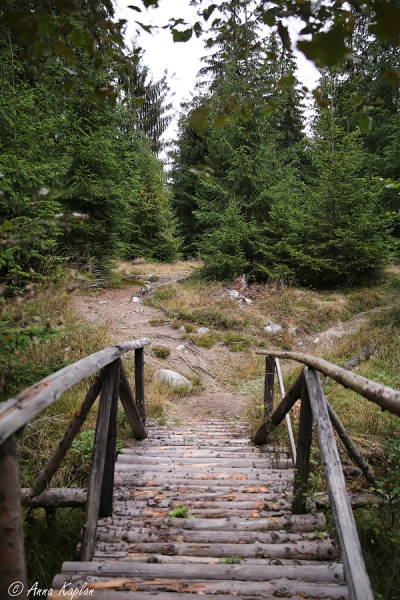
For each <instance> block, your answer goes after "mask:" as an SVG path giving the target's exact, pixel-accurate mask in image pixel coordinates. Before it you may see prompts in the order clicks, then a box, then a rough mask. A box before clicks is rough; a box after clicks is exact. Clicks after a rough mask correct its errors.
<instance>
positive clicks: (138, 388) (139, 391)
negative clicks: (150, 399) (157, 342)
mask: <svg viewBox="0 0 400 600" xmlns="http://www.w3.org/2000/svg"><path fill="white" fill-rule="evenodd" d="M135 392H136V393H135V396H136V405H137V407H138V409H139V413H140V416H141V418H142V422H143V425H146V402H145V396H144V349H143V348H138V349H136V350H135Z"/></svg>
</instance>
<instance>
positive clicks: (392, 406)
mask: <svg viewBox="0 0 400 600" xmlns="http://www.w3.org/2000/svg"><path fill="white" fill-rule="evenodd" d="M257 354H268V355H269V356H273V357H275V358H287V359H289V360H295V361H297V362H300V363H303V364H304V365H307V366H309V367H312V368H314V369H316V370H317V371H320V372H321V373H323V374H324V375H327V376H328V377H331V378H332V379H334V380H335V381H337V382H338V383H341V384H342V385H343V386H344V387H348V388H350V389H351V390H353V391H354V392H357V393H358V394H360V395H361V396H363V397H364V398H366V399H367V400H370V401H371V402H374V403H375V404H378V406H380V407H381V408H382V409H383V410H388V411H389V412H391V413H393V414H395V415H398V416H400V392H399V391H397V390H394V389H393V388H391V387H387V386H385V385H381V384H380V383H376V382H375V381H371V380H370V379H366V378H365V377H362V376H361V375H357V374H356V373H352V372H351V371H346V369H342V368H341V367H338V366H337V365H334V364H333V363H330V362H328V361H327V360H324V359H322V358H317V357H316V356H312V355H310V354H302V353H300V352H278V351H277V350H259V351H258V352H257Z"/></svg>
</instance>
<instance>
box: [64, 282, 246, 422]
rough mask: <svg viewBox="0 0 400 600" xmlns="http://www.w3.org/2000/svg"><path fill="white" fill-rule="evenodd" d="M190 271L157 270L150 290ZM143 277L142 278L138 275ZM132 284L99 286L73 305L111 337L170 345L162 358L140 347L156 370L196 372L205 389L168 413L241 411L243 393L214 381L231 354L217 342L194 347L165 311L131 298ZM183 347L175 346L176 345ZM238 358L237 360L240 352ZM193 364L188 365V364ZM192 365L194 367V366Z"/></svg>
mask: <svg viewBox="0 0 400 600" xmlns="http://www.w3.org/2000/svg"><path fill="white" fill-rule="evenodd" d="M188 274H189V273H188V272H182V273H173V274H167V275H160V276H159V279H158V281H157V282H153V283H149V284H148V286H149V287H150V288H151V290H154V289H155V288H156V287H159V286H160V285H166V284H169V283H174V282H176V281H178V280H180V279H182V278H185V277H186V276H187V275H188ZM143 280H146V277H143ZM139 290H140V288H138V287H137V286H128V287H126V288H124V289H109V290H101V291H100V292H97V293H96V294H95V295H85V294H79V295H77V296H75V305H76V309H77V311H78V312H79V314H81V315H82V316H83V317H85V318H86V319H89V320H90V321H92V322H94V323H99V324H100V323H101V324H106V325H107V327H108V329H109V331H110V333H111V336H112V340H113V342H115V343H117V342H120V341H125V340H129V339H134V338H140V337H148V338H150V340H151V342H152V345H153V346H154V345H157V346H158V345H161V346H164V347H167V348H169V350H170V356H169V357H168V358H167V359H164V360H161V359H158V358H155V357H154V356H151V355H150V354H149V350H150V349H149V348H148V349H146V350H145V353H146V354H145V361H146V362H147V363H149V364H150V365H151V366H152V367H154V368H157V369H162V368H164V369H171V370H173V371H176V372H178V373H181V374H182V375H185V376H187V375H195V374H196V373H195V371H197V372H198V374H200V375H201V378H202V383H203V386H204V389H203V390H202V391H201V392H200V393H196V394H189V395H188V396H187V397H185V398H183V399H179V400H178V401H177V402H176V405H174V406H172V407H169V409H168V413H169V417H170V418H174V417H179V418H180V419H182V420H185V419H188V420H190V419H196V420H207V419H210V418H219V419H226V420H232V419H235V418H238V417H239V416H240V413H241V411H242V410H243V408H244V402H245V395H243V394H239V393H233V392H231V391H228V390H227V389H226V388H224V387H223V385H222V384H221V383H220V381H219V374H221V373H223V371H224V364H225V361H226V359H227V358H228V357H229V359H230V360H231V357H232V353H231V352H230V350H229V349H228V348H227V347H226V346H224V345H221V344H216V345H215V346H214V347H213V348H210V349H205V348H199V347H197V346H196V345H195V344H193V343H191V342H190V341H188V340H185V339H184V338H183V337H182V335H183V333H182V332H180V331H179V330H177V329H173V328H172V327H171V325H170V323H169V322H168V321H169V317H168V315H166V314H164V313H163V312H161V311H159V310H157V309H154V308H152V307H150V306H145V305H144V304H141V303H139V304H136V303H133V302H131V299H132V297H133V296H134V295H136V294H138V295H139V296H140V293H139ZM151 320H163V321H164V323H163V324H162V325H157V326H153V325H151V324H150V323H149V321H151ZM182 345H185V348H184V349H183V350H181V351H178V350H177V348H178V347H179V346H182ZM235 354H237V360H238V361H239V360H240V353H235ZM191 366H192V368H191ZM193 369H195V371H194V370H193Z"/></svg>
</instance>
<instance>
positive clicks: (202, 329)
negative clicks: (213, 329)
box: [197, 327, 210, 335]
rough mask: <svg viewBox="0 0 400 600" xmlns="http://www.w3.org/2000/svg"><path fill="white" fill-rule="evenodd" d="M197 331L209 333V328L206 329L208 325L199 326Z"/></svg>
mask: <svg viewBox="0 0 400 600" xmlns="http://www.w3.org/2000/svg"><path fill="white" fill-rule="evenodd" d="M197 333H199V334H200V335H204V334H206V333H210V330H209V329H208V327H199V328H198V330H197Z"/></svg>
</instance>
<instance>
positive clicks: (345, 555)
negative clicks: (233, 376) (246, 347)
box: [254, 351, 400, 600]
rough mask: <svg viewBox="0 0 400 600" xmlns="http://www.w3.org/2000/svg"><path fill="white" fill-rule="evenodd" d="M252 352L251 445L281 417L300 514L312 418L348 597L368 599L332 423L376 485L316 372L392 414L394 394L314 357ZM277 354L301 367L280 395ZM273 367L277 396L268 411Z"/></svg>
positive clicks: (397, 399) (399, 408)
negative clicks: (260, 408)
mask: <svg viewBox="0 0 400 600" xmlns="http://www.w3.org/2000/svg"><path fill="white" fill-rule="evenodd" d="M258 354H265V355H266V368H265V386H264V422H263V424H262V425H261V426H260V427H259V428H258V430H257V431H256V433H255V435H254V443H255V444H257V445H261V444H265V443H266V442H267V440H268V438H269V435H270V433H271V431H272V429H273V428H274V427H276V426H277V425H279V424H280V423H281V422H282V421H283V419H284V418H286V422H287V425H288V432H289V440H290V445H291V450H292V456H293V462H294V464H295V471H296V476H295V480H294V486H293V501H292V512H293V514H304V513H305V512H306V499H307V488H308V475H309V469H310V452H311V439H312V427H313V421H314V423H315V428H316V432H317V438H318V443H319V448H320V452H321V457H322V463H323V468H324V473H325V479H326V484H327V488H328V495H329V500H330V505H331V509H332V513H333V518H334V522H335V527H336V532H337V536H338V541H339V547H340V551H341V555H342V560H343V567H344V572H345V577H346V581H347V585H348V588H349V595H350V600H373V593H372V590H371V585H370V582H369V578H368V574H367V570H366V568H365V564H364V558H363V554H362V550H361V545H360V541H359V538H358V534H357V529H356V525H355V522H354V517H353V513H352V509H351V505H350V500H349V496H348V494H347V490H346V483H345V479H344V475H343V470H342V465H341V461H340V458H339V452H338V448H337V445H336V441H335V436H334V432H333V429H332V425H333V427H334V428H335V429H336V432H337V434H338V436H339V437H340V439H341V440H342V442H343V444H344V446H345V448H346V450H347V452H348V454H349V455H350V457H351V459H352V460H354V462H355V463H356V464H357V466H358V467H359V468H360V469H361V471H362V472H363V474H364V476H365V478H366V479H367V481H368V482H369V483H370V484H371V485H373V486H374V487H376V488H378V487H379V486H378V482H377V480H376V478H375V475H374V472H373V471H372V469H371V467H370V466H369V465H368V464H367V462H366V461H365V460H364V458H363V457H362V455H361V452H360V451H359V449H358V448H357V446H356V444H355V443H354V442H353V441H352V440H351V438H350V436H349V435H348V433H347V431H346V429H345V427H344V426H343V424H342V422H341V421H340V419H339V417H338V416H337V414H336V413H335V411H334V410H333V408H332V407H331V405H330V404H329V402H328V400H327V399H326V397H325V395H324V392H323V389H322V385H321V380H320V377H319V373H318V371H319V372H321V373H323V374H324V375H327V376H329V377H331V378H332V379H334V380H335V381H337V382H339V383H341V384H342V385H344V386H345V387H348V388H350V389H352V390H354V391H355V392H357V393H359V394H361V395H362V396H364V398H367V399H368V400H370V401H372V402H375V403H376V404H378V405H379V406H380V407H381V408H382V409H384V410H388V411H390V412H391V413H393V414H396V415H398V416H400V392H398V391H396V390H393V389H392V388H389V387H386V386H383V385H380V384H378V383H376V382H374V381H370V380H368V379H366V378H365V377H361V376H360V375H357V374H355V373H351V372H350V371H346V370H345V369H342V368H341V367H338V366H336V365H334V364H332V363H329V362H328V361H326V360H323V359H321V358H317V357H315V356H310V355H307V354H300V353H298V352H274V351H260V352H258ZM279 358H283V359H285V358H286V359H291V360H295V361H297V362H300V363H302V364H304V365H306V366H305V367H304V369H303V370H302V372H301V373H300V375H299V376H298V377H297V379H296V380H295V381H294V382H293V383H292V385H291V386H290V388H289V389H288V391H287V392H286V393H285V390H284V387H283V382H282V375H281V369H280V364H279ZM275 371H276V373H277V376H278V381H279V386H280V390H281V395H282V400H281V402H280V403H279V404H278V406H277V407H276V408H275V410H274V406H273V405H274V373H275ZM299 399H301V406H300V418H299V425H298V437H297V447H296V448H295V446H294V437H293V432H292V428H291V424H290V419H289V411H290V409H291V408H292V407H293V406H294V404H295V402H296V401H297V400H299Z"/></svg>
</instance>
